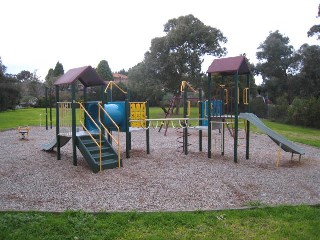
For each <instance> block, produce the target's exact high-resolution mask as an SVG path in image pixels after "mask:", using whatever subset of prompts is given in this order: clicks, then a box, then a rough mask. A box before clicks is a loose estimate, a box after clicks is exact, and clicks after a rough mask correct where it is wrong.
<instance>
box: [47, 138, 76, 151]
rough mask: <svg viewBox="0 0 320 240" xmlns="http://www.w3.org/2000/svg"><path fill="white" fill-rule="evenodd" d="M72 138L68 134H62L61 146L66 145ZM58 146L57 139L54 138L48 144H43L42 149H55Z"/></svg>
mask: <svg viewBox="0 0 320 240" xmlns="http://www.w3.org/2000/svg"><path fill="white" fill-rule="evenodd" d="M70 139H71V136H70V137H67V136H60V147H63V146H64V145H66V144H67V143H68V142H69V140H70ZM55 147H57V139H56V138H55V139H53V140H52V141H51V142H49V143H46V144H42V145H41V150H43V151H53V149H54V148H55Z"/></svg>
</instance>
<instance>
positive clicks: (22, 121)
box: [0, 108, 56, 131]
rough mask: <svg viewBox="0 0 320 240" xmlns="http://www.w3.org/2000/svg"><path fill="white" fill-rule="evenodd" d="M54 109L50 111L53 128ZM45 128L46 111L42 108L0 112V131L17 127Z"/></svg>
mask: <svg viewBox="0 0 320 240" xmlns="http://www.w3.org/2000/svg"><path fill="white" fill-rule="evenodd" d="M55 114H56V112H55V109H52V121H53V126H55V122H56V121H55V119H56V115H55ZM49 116H50V115H49V109H48V124H49V126H50V119H49V118H50V117H49ZM40 125H41V126H45V125H46V111H45V109H44V108H24V109H17V110H9V111H5V112H0V131H2V130H6V129H12V128H17V127H19V126H40Z"/></svg>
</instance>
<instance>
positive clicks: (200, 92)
mask: <svg viewBox="0 0 320 240" xmlns="http://www.w3.org/2000/svg"><path fill="white" fill-rule="evenodd" d="M198 107H199V109H198V111H199V115H198V118H199V119H200V120H199V126H200V128H199V152H202V129H201V126H202V125H203V120H202V119H201V118H203V117H204V116H203V114H202V89H201V88H199V106H198Z"/></svg>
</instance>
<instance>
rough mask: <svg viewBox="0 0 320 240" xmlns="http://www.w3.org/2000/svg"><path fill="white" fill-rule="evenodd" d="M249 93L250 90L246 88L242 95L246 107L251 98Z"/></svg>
mask: <svg viewBox="0 0 320 240" xmlns="http://www.w3.org/2000/svg"><path fill="white" fill-rule="evenodd" d="M248 92H249V88H245V89H243V94H242V98H243V99H242V100H243V103H244V104H245V105H248V104H249V97H248Z"/></svg>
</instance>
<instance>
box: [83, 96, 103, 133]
mask: <svg viewBox="0 0 320 240" xmlns="http://www.w3.org/2000/svg"><path fill="white" fill-rule="evenodd" d="M85 106H86V110H87V111H88V113H89V114H90V116H91V117H92V119H93V120H94V121H95V123H96V124H97V125H98V126H100V124H99V119H98V116H99V115H98V102H97V101H92V102H87V103H86V105H85ZM85 127H86V128H87V129H88V130H89V131H90V132H91V131H96V130H98V129H97V126H96V125H95V124H94V123H93V122H92V120H91V119H90V118H89V117H88V116H87V115H86V114H85Z"/></svg>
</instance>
